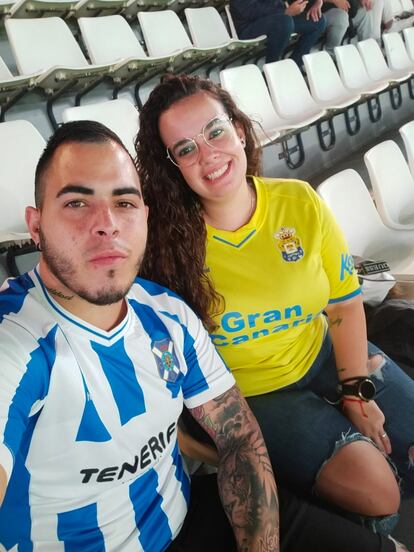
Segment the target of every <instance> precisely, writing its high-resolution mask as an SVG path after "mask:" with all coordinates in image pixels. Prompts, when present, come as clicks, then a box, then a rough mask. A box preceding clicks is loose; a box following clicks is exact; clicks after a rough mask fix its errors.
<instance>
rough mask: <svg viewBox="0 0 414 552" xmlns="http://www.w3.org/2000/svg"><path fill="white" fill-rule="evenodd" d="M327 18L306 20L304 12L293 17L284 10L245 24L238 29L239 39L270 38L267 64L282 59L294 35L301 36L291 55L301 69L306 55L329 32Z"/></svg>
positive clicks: (268, 40) (268, 39)
mask: <svg viewBox="0 0 414 552" xmlns="http://www.w3.org/2000/svg"><path fill="white" fill-rule="evenodd" d="M325 26H326V23H325V18H324V17H321V19H319V21H316V22H315V21H312V20H311V19H309V20H308V19H306V15H305V14H304V13H302V14H300V15H295V16H294V17H291V16H290V15H285V14H284V13H283V11H280V12H275V13H274V14H271V15H267V16H266V17H260V18H259V19H256V20H255V21H252V22H249V23H248V24H247V25H244V26H243V27H242V28H241V29H240V31H239V29H237V33H238V35H239V38H242V39H245V38H256V37H257V36H259V35H263V34H265V35H267V50H266V63H271V62H273V61H278V60H280V59H282V56H283V53H284V51H285V50H286V48H287V46H288V44H289V40H290V36H291V34H292V33H298V34H299V38H298V40H297V42H296V43H295V46H294V48H293V51H292V55H291V56H290V57H291V59H293V60H294V61H295V62H296V63H297V64H298V65H299V67H301V66H302V64H303V63H302V56H303V55H305V54H308V53H309V52H310V49H311V48H312V46H313V45H314V44H316V42H317V40H318V39H319V37H320V36H321V34H322V33H323V32H324V30H325Z"/></svg>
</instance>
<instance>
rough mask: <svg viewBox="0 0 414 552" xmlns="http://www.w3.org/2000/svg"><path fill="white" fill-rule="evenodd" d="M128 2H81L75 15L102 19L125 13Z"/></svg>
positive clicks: (100, 0)
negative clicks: (106, 16)
mask: <svg viewBox="0 0 414 552" xmlns="http://www.w3.org/2000/svg"><path fill="white" fill-rule="evenodd" d="M127 5H128V0H79V1H78V2H77V3H76V5H75V7H74V10H73V15H74V16H75V17H76V18H77V19H78V18H79V17H98V16H99V17H101V16H105V15H116V14H118V13H121V12H122V13H123V12H124V10H125V9H126V7H127Z"/></svg>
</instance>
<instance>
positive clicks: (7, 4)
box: [0, 0, 15, 18]
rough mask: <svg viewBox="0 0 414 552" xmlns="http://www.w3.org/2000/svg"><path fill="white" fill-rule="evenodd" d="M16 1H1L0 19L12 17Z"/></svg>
mask: <svg viewBox="0 0 414 552" xmlns="http://www.w3.org/2000/svg"><path fill="white" fill-rule="evenodd" d="M14 3H15V2H14V0H0V18H3V17H5V16H7V15H10V11H11V9H12V7H13V4H14Z"/></svg>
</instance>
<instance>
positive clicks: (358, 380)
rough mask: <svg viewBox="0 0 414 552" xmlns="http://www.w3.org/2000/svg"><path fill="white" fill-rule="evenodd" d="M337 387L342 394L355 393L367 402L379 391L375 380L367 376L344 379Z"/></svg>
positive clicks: (354, 394)
mask: <svg viewBox="0 0 414 552" xmlns="http://www.w3.org/2000/svg"><path fill="white" fill-rule="evenodd" d="M337 389H338V393H340V394H341V395H353V396H355V397H358V398H360V399H361V400H363V401H366V402H368V401H370V400H372V399H373V398H374V397H375V393H376V391H377V390H376V389H375V384H374V382H373V381H372V379H370V378H368V377H367V376H356V377H353V378H347V379H344V380H342V381H341V382H340V383H339V384H338V388H337Z"/></svg>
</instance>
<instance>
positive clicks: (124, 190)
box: [112, 186, 142, 198]
mask: <svg viewBox="0 0 414 552" xmlns="http://www.w3.org/2000/svg"><path fill="white" fill-rule="evenodd" d="M126 194H134V195H137V196H138V197H139V198H142V194H141V192H140V191H139V190H138V188H135V186H125V188H115V190H113V192H112V195H113V196H121V195H126Z"/></svg>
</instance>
